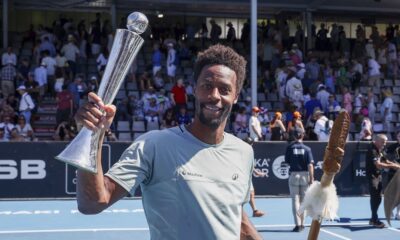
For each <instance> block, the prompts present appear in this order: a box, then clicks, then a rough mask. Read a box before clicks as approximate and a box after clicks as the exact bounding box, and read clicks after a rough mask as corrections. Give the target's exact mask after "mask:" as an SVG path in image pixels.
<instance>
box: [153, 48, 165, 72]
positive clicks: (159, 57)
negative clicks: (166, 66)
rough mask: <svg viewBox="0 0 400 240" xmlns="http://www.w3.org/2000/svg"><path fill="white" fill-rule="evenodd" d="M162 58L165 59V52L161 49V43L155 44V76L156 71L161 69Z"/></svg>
mask: <svg viewBox="0 0 400 240" xmlns="http://www.w3.org/2000/svg"><path fill="white" fill-rule="evenodd" d="M162 59H163V54H162V53H161V51H160V45H159V44H154V45H153V55H152V64H153V76H155V75H156V73H157V72H158V71H160V70H161V62H162Z"/></svg>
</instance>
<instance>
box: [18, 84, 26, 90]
mask: <svg viewBox="0 0 400 240" xmlns="http://www.w3.org/2000/svg"><path fill="white" fill-rule="evenodd" d="M25 89H26V87H25V86H24V85H21V86H19V87H18V88H17V90H25Z"/></svg>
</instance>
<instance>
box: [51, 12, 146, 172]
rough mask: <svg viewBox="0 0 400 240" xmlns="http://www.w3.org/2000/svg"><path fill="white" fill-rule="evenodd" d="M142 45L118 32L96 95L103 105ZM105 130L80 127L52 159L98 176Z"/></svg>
mask: <svg viewBox="0 0 400 240" xmlns="http://www.w3.org/2000/svg"><path fill="white" fill-rule="evenodd" d="M131 15H132V14H131ZM143 16H144V15H143ZM146 20H147V19H146ZM143 42H144V40H143V38H141V37H140V35H139V34H137V33H135V32H132V31H129V30H126V29H117V32H116V36H115V40H114V43H113V46H112V49H111V54H110V56H109V59H108V63H107V66H106V69H105V71H104V75H103V78H102V80H101V83H100V86H99V91H98V93H97V95H98V96H99V97H100V98H101V99H102V100H103V102H104V104H105V105H107V104H111V103H112V102H113V100H114V98H115V96H116V95H117V92H118V89H119V88H120V86H121V84H122V82H123V81H124V79H125V76H126V74H127V73H128V70H129V68H130V67H131V65H132V62H133V60H134V59H135V57H136V55H137V53H138V52H139V50H140V48H141V47H142V45H143ZM104 131H105V130H104V129H100V130H96V131H91V130H89V129H87V128H85V127H83V128H82V129H81V131H80V132H79V134H78V135H77V136H76V137H75V138H74V139H73V140H72V142H71V143H70V144H69V145H68V146H67V147H66V148H65V149H64V151H63V152H61V153H60V154H59V155H58V156H56V157H55V158H56V159H57V160H60V161H63V162H65V163H67V164H71V165H73V166H75V167H77V168H79V169H82V170H85V171H88V172H92V173H97V170H98V167H97V152H98V150H99V146H100V144H101V143H100V142H99V140H100V136H102V134H103V133H104Z"/></svg>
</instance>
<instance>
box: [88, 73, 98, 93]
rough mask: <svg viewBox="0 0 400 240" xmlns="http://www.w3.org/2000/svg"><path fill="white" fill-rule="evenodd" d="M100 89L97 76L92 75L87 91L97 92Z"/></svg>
mask: <svg viewBox="0 0 400 240" xmlns="http://www.w3.org/2000/svg"><path fill="white" fill-rule="evenodd" d="M98 89H99V83H98V81H97V77H96V76H91V77H90V80H89V82H88V84H87V92H97V90H98Z"/></svg>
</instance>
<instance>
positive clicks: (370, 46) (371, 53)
mask: <svg viewBox="0 0 400 240" xmlns="http://www.w3.org/2000/svg"><path fill="white" fill-rule="evenodd" d="M365 51H366V53H367V58H372V59H374V60H375V59H376V54H375V47H374V43H373V41H372V39H368V43H367V44H366V45H365Z"/></svg>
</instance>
